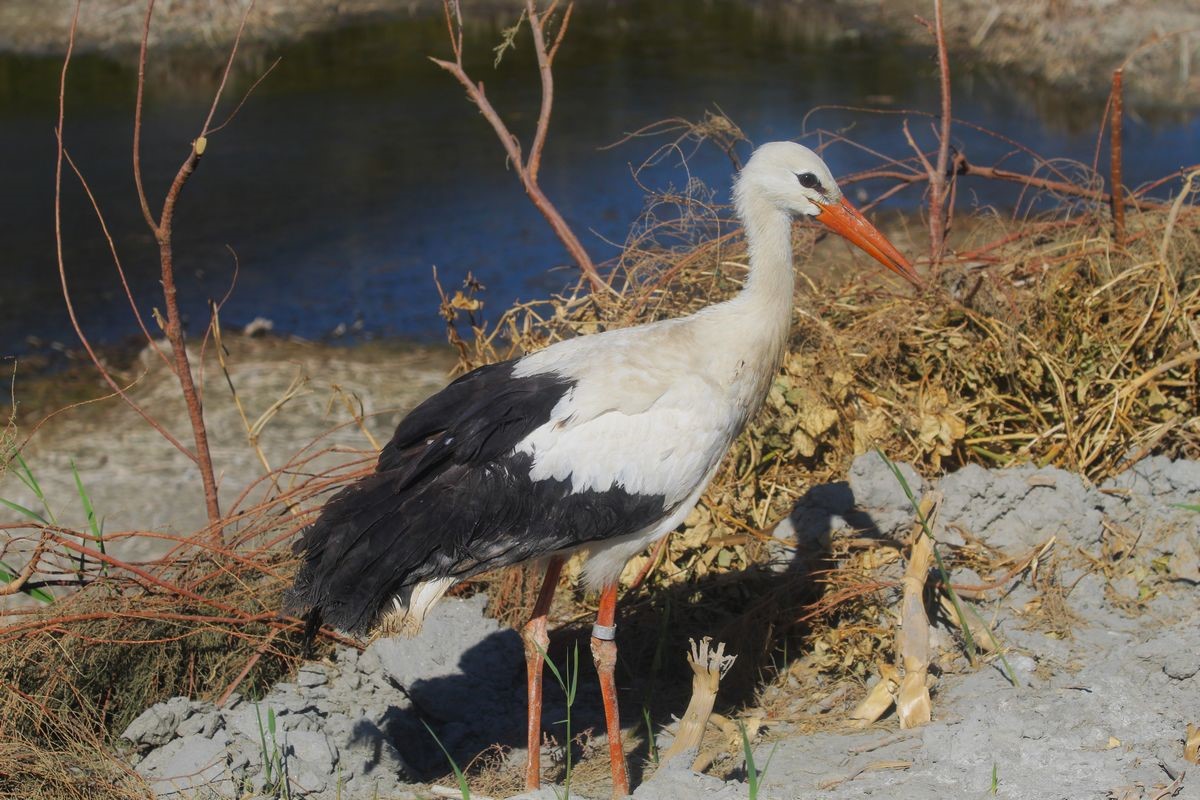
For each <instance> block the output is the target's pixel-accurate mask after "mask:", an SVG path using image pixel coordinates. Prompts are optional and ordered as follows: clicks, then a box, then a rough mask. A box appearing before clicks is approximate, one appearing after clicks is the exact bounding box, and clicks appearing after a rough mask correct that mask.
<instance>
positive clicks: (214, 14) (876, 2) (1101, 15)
mask: <svg viewBox="0 0 1200 800" xmlns="http://www.w3.org/2000/svg"><path fill="white" fill-rule="evenodd" d="M587 1H590V2H599V0H587ZM775 3H779V4H787V5H799V6H801V7H803V6H804V5H805V4H806V3H808V4H812V5H813V7H814V9H817V10H820V11H821V12H822V13H827V12H828V11H829V7H830V4H829V3H813V0H791V2H788V3H785V2H784V0H775ZM775 3H770V2H768V3H765V5H768V6H770V5H773V4H775ZM440 5H441V4H440V3H439V2H437V0H407V1H406V2H401V1H397V0H392V1H391V2H389V0H259V2H258V3H257V4H256V6H255V8H254V10H253V12H252V13H251V15H250V18H249V21H248V25H247V32H248V33H247V37H248V38H249V39H251V40H259V41H278V40H287V39H295V38H298V37H301V36H304V35H305V34H308V33H312V32H316V31H320V30H326V29H330V28H334V27H338V26H341V25H348V24H353V23H357V22H362V21H365V20H370V19H373V18H384V17H387V18H394V17H396V16H400V15H412V14H430V13H438V11H439V10H440ZM468 5H469V6H470V7H471V8H472V10H473V11H474V12H475V13H476V14H478V13H479V12H480V11H485V12H497V13H499V11H500V9H506V11H505V13H507V9H511V8H512V5H510V4H506V3H505V2H503V0H476V2H474V3H471V2H468ZM72 6H73V4H72V3H69V2H66V0H53V2H46V0H6V2H4V3H0V50H8V51H15V52H25V53H59V52H62V51H63V49H64V47H65V42H66V40H67V31H68V29H69V27H70V20H71V11H72ZM834 6H835V9H836V12H837V13H838V14H839V15H840V16H842V17H843V18H844V23H845V27H846V29H847V30H851V29H858V30H861V31H864V32H865V33H867V34H868V35H878V34H879V33H881V32H887V33H888V34H889V35H892V36H897V37H899V38H901V39H904V40H907V41H911V42H916V43H920V44H929V43H930V41H931V38H930V35H929V34H928V32H927V31H926V30H925V29H924V28H923V27H921V26H920V25H918V24H916V23H915V22H914V20H913V15H914V14H919V15H922V16H924V17H927V18H928V17H931V16H932V6H933V4H932V2H930V0H834ZM243 8H244V5H243V3H242V2H241V0H177V1H176V2H162V3H159V7H158V9H157V11H156V12H155V24H154V28H153V30H152V39H151V41H152V44H153V45H155V46H164V47H194V46H203V47H212V46H222V45H223V43H227V42H229V41H230V40H231V39H232V36H233V34H234V32H235V31H236V29H237V25H238V22H239V21H240V18H241V13H242V9H243ZM143 14H144V8H143V6H142V4H140V3H136V2H129V0H88V2H85V3H84V4H83V8H82V11H81V14H80V23H79V46H80V48H81V49H82V50H85V51H86V50H93V51H94V50H99V51H108V52H117V53H121V52H126V53H127V52H129V51H130V50H132V49H134V48H136V46H137V43H138V41H139V39H140V36H141V26H142V18H143ZM945 19H946V33H947V41H948V43H949V46H950V48H951V50H952V51H953V53H954V54H955V55H956V56H958V57H967V58H970V59H973V60H975V61H978V62H982V63H986V64H993V65H997V66H1000V67H1003V68H1006V69H1011V70H1014V71H1016V72H1018V73H1020V74H1025V75H1029V76H1031V77H1033V78H1035V79H1036V80H1038V81H1041V82H1043V83H1046V84H1048V85H1050V86H1053V87H1056V88H1059V89H1066V90H1070V91H1079V92H1082V93H1085V94H1088V95H1093V96H1094V95H1100V96H1103V95H1104V94H1105V93H1106V92H1107V90H1108V86H1109V80H1110V75H1111V73H1112V70H1113V69H1115V68H1116V67H1118V66H1121V65H1122V64H1123V63H1124V62H1125V61H1126V59H1127V58H1129V57H1131V56H1132V58H1131V59H1130V60H1129V63H1128V65H1127V74H1128V76H1129V77H1128V78H1127V81H1126V86H1127V87H1128V88H1127V92H1128V96H1129V99H1130V101H1131V102H1134V103H1138V104H1142V105H1147V106H1161V107H1179V108H1194V107H1195V106H1196V104H1197V103H1198V102H1200V100H1198V98H1200V7H1198V6H1197V5H1196V3H1195V2H1194V0H1018V1H1017V2H996V1H995V0H960V1H959V2H955V3H948V4H947V9H946V13H945ZM1143 45H1146V46H1145V47H1143ZM1135 51H1136V55H1135Z"/></svg>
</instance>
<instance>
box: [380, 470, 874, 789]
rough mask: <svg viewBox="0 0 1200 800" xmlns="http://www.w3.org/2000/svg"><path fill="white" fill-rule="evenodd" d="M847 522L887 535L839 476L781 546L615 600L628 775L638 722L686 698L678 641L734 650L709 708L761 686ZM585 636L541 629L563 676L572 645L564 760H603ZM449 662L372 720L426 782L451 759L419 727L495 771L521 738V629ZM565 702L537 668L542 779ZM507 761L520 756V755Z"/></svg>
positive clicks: (785, 530) (799, 634)
mask: <svg viewBox="0 0 1200 800" xmlns="http://www.w3.org/2000/svg"><path fill="white" fill-rule="evenodd" d="M847 528H849V529H852V530H854V531H855V535H857V536H859V537H864V538H879V539H887V538H890V537H889V536H888V535H886V534H885V533H884V532H883V531H882V530H881V528H880V525H878V524H877V521H876V519H875V517H874V516H873V515H872V513H871V512H870V511H868V510H865V509H863V508H860V507H859V505H858V504H857V503H856V500H855V497H854V493H853V491H852V489H851V487H850V485H849V484H848V483H846V482H836V483H829V484H822V485H819V486H815V487H812V488H811V489H809V490H808V492H806V493H805V494H804V495H803V496H802V497H801V498H800V500H799V501H798V502H797V503H796V505H795V507H794V509H793V511H792V513H791V514H790V515H789V517H788V518H787V519H786V520H784V522H783V523H781V524H780V525H779V526H778V528H776V530H775V541H776V542H778V544H775V543H774V542H773V543H772V544H770V545H769V546H768V548H767V550H768V552H769V553H770V556H771V557H770V558H769V560H767V562H766V563H763V564H758V565H755V566H754V567H753V568H751V569H747V570H742V571H725V572H713V573H709V574H707V575H705V576H703V577H700V578H696V579H694V580H685V581H679V582H676V583H672V584H669V585H667V586H656V587H651V588H643V589H640V590H638V591H637V592H635V593H633V594H631V595H629V596H626V597H623V598H622V600H621V603H620V605H619V612H618V622H619V633H618V639H617V641H618V646H619V652H618V658H617V684H618V692H619V702H620V707H621V716H622V727H623V729H624V731H625V736H626V739H627V740H636V742H637V743H636V746H635V748H634V749H633V750H632V751H631V752H630V753H629V768H630V778H631V780H632V782H633V783H634V785H636V784H637V783H638V782H639V781H641V779H642V777H643V773H644V772H645V769H646V765H647V764H648V763H649V762H650V760H651V750H650V740H649V737H647V736H646V733H647V731H646V725H647V720H649V724H650V726H651V727H652V728H653V729H654V730H655V731H658V730H660V729H661V728H662V726H664V725H666V724H669V723H670V722H671V721H672V720H673V718H674V717H677V716H679V715H682V713H683V711H684V708H685V707H686V705H687V702H688V699H689V698H690V695H691V684H692V681H691V676H692V671H691V669H690V667H689V665H688V663H687V659H686V653H687V652H688V646H689V640H691V639H695V640H699V639H700V638H702V637H703V636H711V637H712V638H713V639H714V640H716V641H720V642H724V643H725V645H726V652H729V653H733V654H736V655H737V656H738V661H737V662H736V663H735V665H734V667H733V668H732V669H731V670H730V672H729V673H728V674H727V675H726V676H725V678H724V679H723V680H722V683H721V691H720V695H719V697H718V700H717V710H718V711H724V712H728V711H730V710H736V709H738V708H742V707H745V706H747V705H750V704H753V703H754V701H755V698H756V695H757V693H758V692H759V691H760V690H761V688H762V687H763V685H764V684H765V683H766V682H769V681H770V680H771V679H772V678H773V677H774V676H775V675H776V674H778V673H779V672H782V671H786V670H787V668H788V667H789V666H790V664H791V663H792V662H793V661H794V660H796V659H797V658H799V657H801V656H802V655H804V653H805V649H804V647H803V645H802V644H801V643H802V641H803V638H804V635H805V633H806V632H807V630H808V628H807V625H806V623H805V622H803V621H802V620H801V618H802V617H803V615H804V612H805V610H806V608H807V607H808V606H809V605H810V604H812V603H813V602H815V601H816V600H818V599H819V598H820V597H821V594H822V588H823V587H822V577H823V575H824V574H825V573H826V572H827V571H828V570H829V569H830V568H831V567H833V566H835V564H834V563H833V561H832V560H831V541H832V538H833V534H834V533H835V531H838V530H843V529H847ZM576 599H577V600H585V599H584V598H582V597H577V598H576ZM585 602H586V601H585ZM590 634H591V626H590V623H586V622H585V623H575V624H570V625H567V626H565V627H560V628H558V629H555V630H552V632H551V645H550V648H549V652H548V654H547V655H548V658H550V659H551V660H552V661H553V662H554V664H555V665H557V667H558V669H559V671H560V673H562V674H563V676H564V677H566V676H567V674H568V672H567V667H568V665H569V664H573V662H574V658H575V653H578V665H579V678H578V692H577V695H576V698H575V702H574V703H573V705H572V706H571V709H570V717H571V738H572V740H573V745H572V760H573V762H574V763H578V762H579V761H580V759H583V758H588V757H590V756H592V755H593V754H595V755H597V756H599V757H600V758H604V750H605V748H604V747H602V746H601V744H600V742H601V741H602V739H601V738H600V737H601V736H602V734H603V732H604V730H605V725H604V714H603V706H602V704H601V700H600V692H599V687H598V681H597V678H596V671H595V668H594V666H593V664H592V658H591V652H590V646H589V637H590ZM457 667H458V670H457V671H456V672H453V673H450V674H445V675H441V676H439V677H436V678H432V679H420V680H415V681H413V682H412V683H411V684H410V685H407V686H404V687H403V688H404V690H405V692H406V693H407V694H408V696H409V698H410V699H411V700H412V707H411V708H409V709H396V708H394V709H392V710H391V712H390V713H389V715H388V716H387V718H386V719H385V720H384V723H383V726H382V727H383V728H384V731H385V734H386V735H387V736H388V737H389V738H390V740H391V741H392V742H393V743H395V744H396V746H397V749H399V751H400V752H401V754H402V755H403V757H404V759H405V761H406V762H407V763H408V764H409V765H410V766H411V767H412V768H413V769H415V770H416V771H417V773H418V775H417V776H416V777H420V778H422V779H425V780H430V779H433V778H437V777H440V776H444V775H445V774H446V773H447V771H448V766H449V765H448V764H447V761H446V757H445V755H444V754H443V753H442V752H441V750H440V749H439V748H438V747H437V744H436V743H435V742H434V741H433V739H432V737H430V736H429V734H428V733H427V732H426V731H425V730H424V727H423V723H428V725H429V726H430V727H431V728H432V729H433V730H434V732H435V733H436V735H437V737H438V739H439V740H440V741H441V743H442V745H443V746H444V747H445V748H446V749H447V751H448V752H449V754H450V756H451V757H452V758H453V759H454V761H455V762H456V763H457V764H458V765H459V766H461V767H464V768H465V767H466V766H467V765H469V764H470V765H474V767H475V768H481V767H482V768H485V769H486V768H487V767H489V766H491V767H495V766H497V765H498V764H500V763H501V762H503V760H504V758H503V756H502V755H501V754H503V753H505V752H509V751H513V750H521V751H522V752H523V750H524V748H525V736H526V733H525V717H526V693H525V659H524V650H523V646H522V642H521V638H520V635H519V633H518V632H517V631H515V630H513V629H511V628H504V629H501V630H498V631H495V632H494V633H491V634H489V635H487V636H485V637H484V638H483V639H482V640H480V641H479V642H478V643H476V644H475V645H473V646H471V647H470V648H469V649H467V650H466V651H464V652H463V653H462V655H461V658H460V659H459V662H458V664H457ZM567 712H568V709H567V704H566V699H565V696H564V692H563V690H562V688H560V687H559V686H558V685H557V683H556V682H555V680H554V677H553V675H552V674H551V673H550V672H549V671H547V672H546V679H545V690H544V707H543V714H542V729H543V732H544V735H545V736H546V737H548V739H549V741H550V746H549V747H548V748H544V749H543V753H544V755H543V766H544V767H545V768H546V769H545V772H546V774H547V776H548V778H549V777H552V775H553V773H554V769H553V767H554V766H555V765H558V767H559V769H560V770H561V768H562V765H563V762H564V759H563V756H564V755H565V753H564V751H563V747H562V746H563V743H564V741H565V738H566V737H565V725H564V720H566V718H567ZM514 760H515V761H518V762H520V763H522V764H523V763H524V756H523V755H519V756H517V757H516V758H515V759H514Z"/></svg>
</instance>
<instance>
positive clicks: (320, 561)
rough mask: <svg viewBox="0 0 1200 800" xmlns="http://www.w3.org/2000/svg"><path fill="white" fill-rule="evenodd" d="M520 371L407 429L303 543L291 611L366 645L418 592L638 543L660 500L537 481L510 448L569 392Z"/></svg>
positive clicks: (482, 380)
mask: <svg viewBox="0 0 1200 800" xmlns="http://www.w3.org/2000/svg"><path fill="white" fill-rule="evenodd" d="M515 364H516V362H515V361H507V362H502V363H499V364H492V365H489V366H485V367H481V368H479V369H477V370H475V371H473V372H470V373H468V374H466V375H464V376H462V377H461V378H459V379H458V380H456V381H454V382H453V383H451V384H450V385H449V386H447V387H446V388H445V389H443V390H442V391H440V392H438V393H437V394H435V395H433V396H432V397H430V398H429V399H427V400H426V401H425V402H423V403H421V404H420V405H419V406H417V407H416V408H415V409H414V410H413V411H412V412H411V413H409V415H408V416H407V417H405V418H404V420H403V421H401V423H400V424H399V426H398V427H397V428H396V432H395V434H394V435H393V436H392V439H391V441H389V442H388V444H387V446H386V447H384V448H383V450H382V451H381V452H380V455H379V462H378V464H377V465H376V471H375V473H374V474H373V475H370V476H368V477H366V478H364V479H362V480H360V481H358V482H357V483H355V484H353V485H351V486H349V487H347V488H346V489H344V490H342V491H341V492H339V493H338V494H337V495H335V496H334V497H333V498H332V499H331V500H330V501H329V503H328V504H327V505H326V506H325V508H324V510H323V511H322V513H321V515H320V517H319V518H318V519H317V521H316V522H315V523H313V524H312V525H311V526H309V527H308V528H307V529H306V530H305V531H304V532H303V534H302V537H301V539H300V541H299V542H298V543H297V546H296V549H297V550H298V551H300V552H303V555H304V561H303V564H302V565H301V567H300V571H299V573H298V574H297V576H296V581H295V585H294V586H293V587H292V588H291V589H290V590H289V591H288V592H287V593H286V595H285V598H284V604H285V608H287V609H288V610H289V611H292V612H293V613H301V612H304V611H307V610H310V609H316V610H317V613H320V614H321V615H322V616H323V617H324V618H325V619H326V620H327V621H328V622H330V623H332V624H333V625H335V626H337V627H339V628H341V629H343V630H347V631H350V632H352V633H357V634H362V633H365V632H367V631H368V630H369V629H370V628H371V627H372V626H373V625H374V624H375V622H376V621H377V619H378V617H379V615H380V614H381V613H382V612H383V611H384V610H386V608H387V607H389V605H390V602H391V599H392V598H393V597H395V596H396V595H398V594H400V593H402V592H403V591H404V590H405V589H407V588H410V587H412V586H414V585H415V584H417V583H421V582H424V581H428V580H432V579H435V578H441V577H455V578H466V577H470V576H471V575H475V574H478V573H480V572H484V571H486V570H490V569H494V568H497V567H501V566H507V565H510V564H517V563H520V562H522V561H526V560H529V559H533V558H537V557H539V556H542V555H545V554H547V553H551V552H554V551H558V550H563V549H566V548H569V547H572V546H575V545H578V544H582V543H584V542H588V541H594V540H597V539H605V538H609V537H612V536H620V535H623V534H626V533H632V532H635V531H637V530H640V529H642V528H644V527H645V526H647V525H649V524H651V523H653V522H654V521H655V520H657V519H659V518H661V517H662V516H663V515H664V514H665V513H667V512H666V510H665V509H664V498H663V497H662V496H661V495H636V494H630V493H628V492H625V491H623V490H621V489H618V488H613V489H610V490H608V491H604V492H598V491H593V490H588V491H583V492H572V491H571V485H570V482H569V480H567V481H559V480H540V481H534V480H531V479H530V477H529V472H530V469H531V467H532V458H531V457H530V456H529V455H527V454H515V453H513V448H514V447H515V446H516V445H517V443H518V442H520V441H521V440H522V439H524V438H525V437H526V436H527V435H528V434H529V433H530V432H532V431H533V430H534V429H536V428H537V427H539V426H541V425H542V424H544V423H545V422H546V421H547V420H549V418H550V414H551V412H552V411H553V409H554V406H555V405H556V404H557V403H558V402H559V401H560V400H561V399H562V398H563V396H564V395H566V393H567V392H568V391H570V390H571V388H572V387H573V385H574V383H573V381H572V380H570V379H569V378H565V377H563V376H561V375H557V374H554V373H545V374H538V375H533V376H528V377H515V376H514V375H513V367H514V365H515Z"/></svg>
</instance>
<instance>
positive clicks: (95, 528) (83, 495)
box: [71, 459, 104, 553]
mask: <svg viewBox="0 0 1200 800" xmlns="http://www.w3.org/2000/svg"><path fill="white" fill-rule="evenodd" d="M71 475H72V476H73V477H74V478H75V490H76V491H77V492H79V502H80V503H82V504H83V513H84V514H86V515H87V521H88V528H89V529H90V530H91V531H92V538H93V539H95V540H96V543H97V544H99V545H100V552H101V553H103V552H104V534H103V533H101V531H100V523H99V521H98V520H97V519H96V509H95V507H94V506H93V505H92V498H91V497H89V496H88V493H87V490H86V489H84V488H83V479H82V478H80V477H79V470H78V469H76V467H75V459H71Z"/></svg>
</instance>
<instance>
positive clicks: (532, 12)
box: [429, 0, 612, 291]
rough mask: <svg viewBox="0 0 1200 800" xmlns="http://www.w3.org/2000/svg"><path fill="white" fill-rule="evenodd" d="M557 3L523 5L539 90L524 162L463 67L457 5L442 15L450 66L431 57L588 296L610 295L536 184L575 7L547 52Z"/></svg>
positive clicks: (452, 0) (445, 0)
mask: <svg viewBox="0 0 1200 800" xmlns="http://www.w3.org/2000/svg"><path fill="white" fill-rule="evenodd" d="M556 5H557V2H555V3H553V4H551V6H550V8H549V9H547V12H546V14H545V15H539V14H538V10H537V3H536V2H535V0H525V13H526V15H527V16H528V17H529V27H530V30H531V31H532V34H533V45H534V52H535V53H536V55H537V62H538V74H539V76H540V78H541V84H542V104H541V108H540V110H539V111H538V120H537V128H536V129H535V131H534V135H533V143H532V145H531V146H530V148H529V155H528V157H527V158H523V157H522V153H521V143H520V141H519V140H518V139H517V137H516V136H515V135H514V134H513V133H512V132H511V131H510V130H509V128H508V126H507V125H506V124H505V123H504V121H503V120H502V119H501V118H500V115H499V114H498V113H497V112H496V109H495V108H494V107H493V106H492V104H491V101H490V100H488V98H487V94H486V93H485V91H484V86H483V81H478V82H476V81H475V80H473V79H472V78H471V77H470V76H469V75H467V72H466V69H465V68H464V67H463V21H462V9H461V7H460V6H459V3H458V2H457V0H442V7H443V10H444V12H445V15H446V29H447V32H448V34H449V37H450V47H451V49H452V50H453V51H454V60H453V61H446V60H444V59H440V58H434V57H433V56H430V57H429V60H430V61H432V62H433V63H434V64H436V65H437V66H439V67H441V68H442V69H444V70H445V71H446V72H448V73H450V74H451V75H453V76H454V78H455V80H457V81H458V82H459V83H460V84H462V87H463V88H464V89H466V90H467V97H468V98H469V99H470V100H471V102H472V103H474V104H475V106H476V107H477V108H478V109H479V113H481V114H482V115H483V117H484V119H486V120H487V121H488V123H489V124H490V125H491V126H492V130H494V131H495V133H496V136H497V138H499V139H500V143H501V144H502V145H503V146H504V150H505V152H506V153H507V154H508V159H509V162H510V163H511V164H512V167H513V169H514V170H516V173H517V177H518V178H519V179H520V181H521V185H522V187H523V188H524V189H525V194H526V195H528V196H529V199H530V200H531V201H532V202H533V205H534V207H536V208H537V210H538V211H540V212H541V214H542V216H543V217H545V218H546V221H547V222H548V223H549V224H550V227H551V229H552V230H553V231H554V233H555V235H556V236H558V239H559V241H561V242H562V243H563V246H564V247H566V249H567V252H568V253H570V254H571V258H573V259H574V260H575V263H576V264H577V265H578V266H579V269H580V271H581V272H582V273H583V274H584V276H585V277H586V278H587V279H588V282H589V284H590V285H591V287H592V291H601V290H606V291H612V289H611V288H610V287H609V286H608V284H606V283H605V282H604V280H603V279H602V278H601V277H600V273H599V272H598V271H597V269H596V265H595V263H594V262H593V261H592V258H591V256H589V255H588V253H587V250H586V249H585V248H584V246H583V243H582V242H580V241H579V237H578V236H576V235H575V232H574V231H573V230H572V229H571V226H570V225H568V224H567V221H566V220H565V219H563V216H562V214H560V213H559V211H558V208H557V207H555V205H554V204H553V203H552V202H551V201H550V199H549V198H548V197H546V195H545V193H544V192H543V191H542V188H541V186H540V185H539V184H538V171H539V169H540V168H541V163H542V151H543V150H544V149H545V146H546V135H547V133H548V131H549V128H550V113H551V109H552V108H553V104H554V73H553V70H552V67H553V65H554V56H555V55H556V54H557V53H558V48H559V45H561V44H562V41H563V37H564V36H565V35H566V33H567V26H568V24H569V23H570V20H571V12H572V10H573V9H574V7H575V4H574V3H568V4H567V10H566V11H565V12H564V13H563V18H562V22H561V23H559V26H558V31H557V32H556V33H555V36H554V41H553V43H552V44H551V45H550V46H549V48H547V46H546V38H545V33H546V25H547V23H548V22H549V18H550V15H551V12H553V11H554V7H555V6H556Z"/></svg>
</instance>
